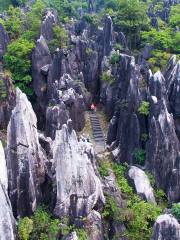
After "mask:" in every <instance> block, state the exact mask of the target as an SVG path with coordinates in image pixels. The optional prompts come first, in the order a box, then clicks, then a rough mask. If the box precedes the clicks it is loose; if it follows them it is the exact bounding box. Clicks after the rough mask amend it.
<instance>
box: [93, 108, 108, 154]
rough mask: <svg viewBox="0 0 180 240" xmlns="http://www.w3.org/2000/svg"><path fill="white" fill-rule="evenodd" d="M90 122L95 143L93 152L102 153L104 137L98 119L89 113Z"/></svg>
mask: <svg viewBox="0 0 180 240" xmlns="http://www.w3.org/2000/svg"><path fill="white" fill-rule="evenodd" d="M90 121H91V126H92V133H93V138H94V143H95V152H96V153H100V152H103V151H104V150H105V136H104V133H103V130H102V128H101V124H100V121H99V118H98V116H97V114H96V113H95V112H94V113H90Z"/></svg>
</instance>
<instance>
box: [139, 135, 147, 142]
mask: <svg viewBox="0 0 180 240" xmlns="http://www.w3.org/2000/svg"><path fill="white" fill-rule="evenodd" d="M147 140H148V134H147V133H142V134H141V141H143V142H146V141H147Z"/></svg>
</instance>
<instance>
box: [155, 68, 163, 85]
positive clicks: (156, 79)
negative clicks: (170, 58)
mask: <svg viewBox="0 0 180 240" xmlns="http://www.w3.org/2000/svg"><path fill="white" fill-rule="evenodd" d="M154 81H159V82H162V81H165V79H164V76H163V75H162V73H161V71H157V72H156V73H155V74H154Z"/></svg>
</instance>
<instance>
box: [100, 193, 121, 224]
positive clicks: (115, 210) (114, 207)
mask: <svg viewBox="0 0 180 240" xmlns="http://www.w3.org/2000/svg"><path fill="white" fill-rule="evenodd" d="M102 216H103V217H104V218H106V219H110V218H111V219H113V220H114V221H115V222H119V221H120V222H121V209H120V208H119V206H118V204H117V202H116V200H115V199H114V198H113V197H112V196H110V195H107V196H106V203H105V206H104V209H103V213H102Z"/></svg>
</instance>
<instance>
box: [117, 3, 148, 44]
mask: <svg viewBox="0 0 180 240" xmlns="http://www.w3.org/2000/svg"><path fill="white" fill-rule="evenodd" d="M146 9H147V5H146V4H145V3H144V2H141V1H139V0H119V1H118V11H117V14H116V17H115V18H114V21H115V24H116V25H117V26H119V28H120V29H121V31H123V32H124V33H125V34H126V36H127V39H128V41H129V47H130V48H135V47H136V46H137V44H138V43H139V40H140V32H141V31H144V30H145V29H148V27H149V21H148V18H147V14H146Z"/></svg>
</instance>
